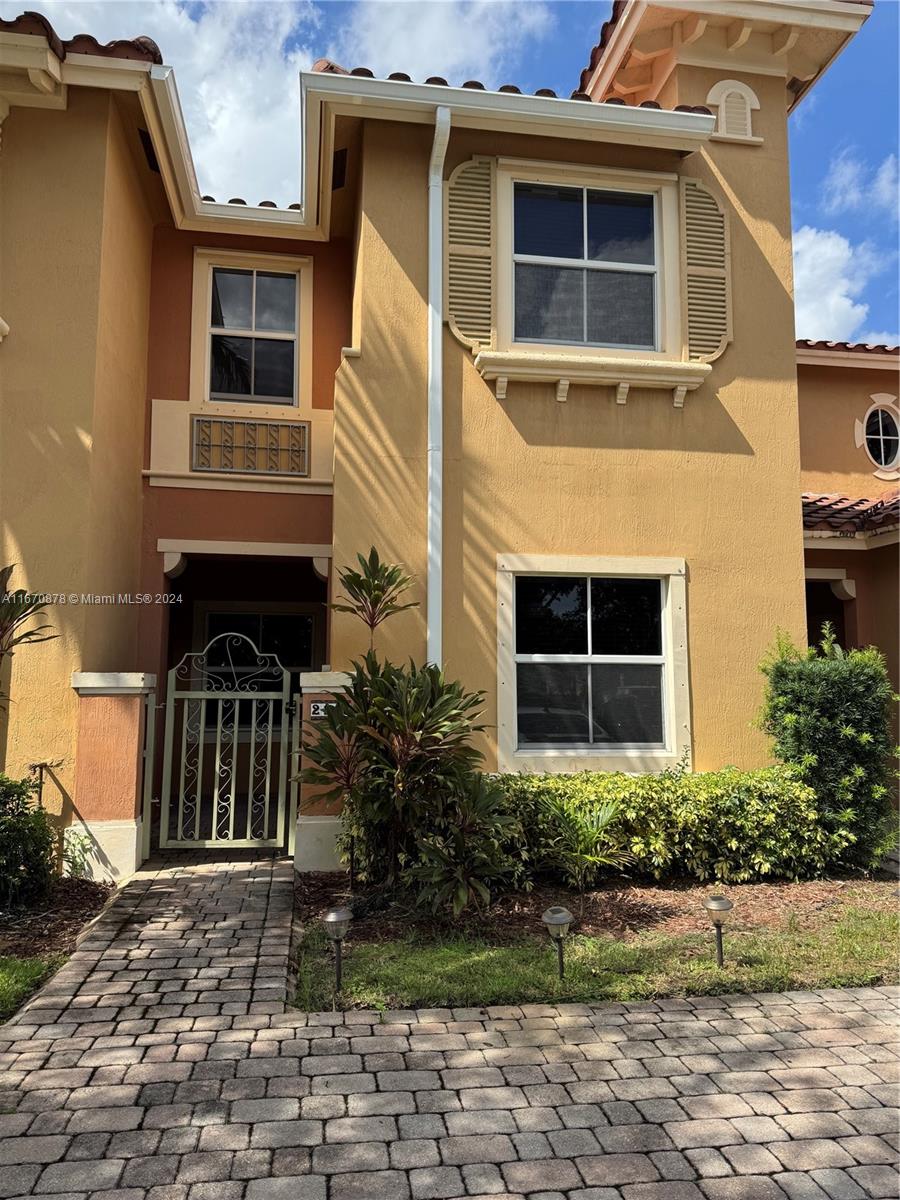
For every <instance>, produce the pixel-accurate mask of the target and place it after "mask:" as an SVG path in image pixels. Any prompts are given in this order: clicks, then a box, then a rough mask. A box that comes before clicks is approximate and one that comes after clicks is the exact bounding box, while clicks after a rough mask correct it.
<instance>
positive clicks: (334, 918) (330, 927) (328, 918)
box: [322, 908, 353, 992]
mask: <svg viewBox="0 0 900 1200" xmlns="http://www.w3.org/2000/svg"><path fill="white" fill-rule="evenodd" d="M352 920H353V913H352V912H351V911H350V909H349V908H330V909H329V910H328V912H327V913H326V914H325V916H324V918H323V921H322V924H323V925H324V926H325V936H326V937H327V938H328V940H329V941H330V942H331V943H332V945H333V946H334V990H335V991H336V992H339V991H340V990H341V971H342V967H343V961H342V951H343V941H344V938H345V937H346V936H347V931H348V930H349V928H350V922H351V921H352Z"/></svg>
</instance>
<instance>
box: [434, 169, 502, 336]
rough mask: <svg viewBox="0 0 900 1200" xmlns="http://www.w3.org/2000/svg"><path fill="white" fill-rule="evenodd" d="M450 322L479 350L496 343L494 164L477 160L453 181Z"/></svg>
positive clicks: (450, 199)
mask: <svg viewBox="0 0 900 1200" xmlns="http://www.w3.org/2000/svg"><path fill="white" fill-rule="evenodd" d="M446 215H447V319H448V321H449V324H450V329H451V330H452V331H453V334H454V335H455V336H456V337H457V338H458V339H459V341H461V342H462V343H463V345H465V346H471V347H472V349H473V350H475V351H476V352H477V351H478V350H479V349H481V348H489V347H492V346H493V345H494V165H493V160H492V159H489V158H473V159H472V160H471V161H469V162H465V163H462V164H461V165H460V166H458V167H457V168H456V170H455V171H454V172H453V174H452V175H451V176H450V179H449V181H448V183H447V209H446Z"/></svg>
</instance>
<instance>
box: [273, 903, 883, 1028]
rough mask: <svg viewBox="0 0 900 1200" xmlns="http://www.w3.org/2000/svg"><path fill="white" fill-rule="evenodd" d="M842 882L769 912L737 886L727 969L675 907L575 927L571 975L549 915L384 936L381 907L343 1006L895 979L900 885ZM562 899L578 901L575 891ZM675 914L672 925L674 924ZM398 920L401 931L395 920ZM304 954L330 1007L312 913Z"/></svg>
mask: <svg viewBox="0 0 900 1200" xmlns="http://www.w3.org/2000/svg"><path fill="white" fill-rule="evenodd" d="M822 886H823V885H821V884H810V885H803V884H798V885H791V889H792V890H791V892H790V893H787V892H786V893H785V899H786V900H787V897H788V895H789V894H790V895H794V894H796V893H795V889H802V888H804V887H808V888H810V889H813V888H815V889H818V890H817V892H816V893H815V894H816V895H817V896H821V895H822ZM829 886H834V885H829ZM837 886H838V887H839V888H840V891H838V892H836V893H835V897H836V898H835V897H831V898H829V899H827V900H825V901H820V902H817V903H816V904H808V905H806V906H804V907H803V910H802V912H798V910H797V908H795V907H792V905H791V904H790V903H787V904H783V905H781V906H773V905H770V907H769V908H768V909H767V910H766V911H765V913H764V914H760V913H759V911H758V909H755V908H754V904H753V896H752V890H751V889H752V887H753V885H744V886H743V887H740V888H730V889H727V890H728V891H729V894H730V895H731V896H732V898H734V899H735V902H736V907H735V912H734V916H733V920H732V922H731V923H730V925H729V926H727V927H726V933H725V960H726V962H725V967H724V969H722V970H719V969H718V968H717V967H716V964H715V942H714V935H713V931H712V928H711V927H710V926H708V925H704V924H702V918H701V919H700V920H698V921H695V922H693V925H694V926H695V927H694V928H689V929H687V930H684V929H682V928H681V927H680V926H684V925H685V924H688V925H690V924H691V923H690V922H685V921H684V920H681V921H680V922H679V921H675V920H674V919H673V920H669V921H668V922H667V921H666V920H657V921H649V922H647V923H646V924H647V925H648V926H649V927H646V928H642V929H633V928H632V929H629V930H627V931H625V932H617V935H616V936H609V934H603V933H601V932H591V933H578V932H577V931H576V932H574V933H573V934H572V936H570V938H569V939H568V941H567V943H566V977H565V979H564V980H563V981H560V980H559V978H558V977H557V972H556V954H555V951H554V948H553V947H552V946H551V945H550V942H549V939H548V938H547V937H546V935H545V934H543V931H542V929H541V928H540V926H538V929H537V930H536V932H535V933H534V934H526V933H525V932H524V931H523V930H522V929H518V930H517V931H516V933H515V934H514V936H513V937H512V938H510V939H505V938H500V937H497V936H495V935H496V930H491V929H488V933H489V934H490V935H491V936H484V935H481V936H479V934H478V933H477V931H475V930H473V928H472V927H471V926H470V925H467V926H466V927H465V928H464V930H463V931H461V932H460V931H459V930H453V929H446V930H441V929H440V928H436V927H435V926H433V925H432V926H430V927H429V926H424V925H422V924H421V923H417V922H416V921H415V920H413V921H411V922H410V925H411V926H412V928H411V929H410V931H409V933H408V934H406V935H405V936H389V937H386V938H380V937H378V935H377V929H378V922H377V918H375V917H373V918H368V919H366V920H365V921H362V922H360V928H359V930H355V929H353V928H351V935H350V937H349V938H348V940H347V942H346V943H345V951H344V986H343V992H342V995H341V996H340V997H338V998H337V1006H338V1007H341V1008H352V1007H365V1008H376V1009H380V1008H407V1007H410V1008H411V1007H444V1006H452V1007H469V1006H482V1005H487V1004H517V1003H526V1002H532V1003H534V1002H537V1003H541V1002H549V1003H553V1002H554V1001H558V1002H565V1001H569V1002H571V1001H576V1002H594V1001H602V1000H618V1001H625V1000H651V999H653V998H655V997H663V996H701V995H712V994H715V993H720V992H756V991H783V990H786V989H789V988H819V987H841V986H846V987H851V986H865V985H872V984H877V983H881V982H897V981H898V964H897V945H898V915H897V911H896V885H895V884H894V885H891V884H884V883H870V882H861V883H857V884H855V885H854V884H852V883H851V884H847V885H837ZM689 890H690V892H691V893H693V892H697V893H700V892H701V891H702V892H705V891H707V890H710V889H699V888H698V889H689ZM716 890H717V889H716ZM769 890H770V891H771V889H769ZM654 891H655V892H657V893H658V892H659V891H660V889H654ZM741 893H744V897H743V898H744V899H745V900H746V902H747V903H746V905H745V908H746V909H747V910H751V911H753V913H754V915H753V917H752V919H751V918H750V917H749V915H745V917H744V918H743V920H742V918H741V901H742V896H741ZM562 901H563V903H567V904H568V906H569V907H570V908H572V910H573V912H576V913H577V912H578V907H577V901H575V902H572V901H571V899H570V898H569V897H562ZM701 911H702V910H701ZM584 924H590V922H584ZM654 924H655V925H656V926H657V928H655V929H654V928H653V926H654ZM667 924H668V925H669V926H673V925H674V927H675V928H674V930H672V931H669V930H667V929H666V928H665V927H666V925H667ZM660 926H662V927H663V928H659V927H660ZM390 931H391V932H393V933H395V934H396V923H395V922H391V923H390ZM297 957H298V968H299V969H298V989H297V996H296V1003H297V1004H298V1006H299V1007H301V1008H303V1009H307V1010H309V1011H323V1010H327V1009H330V1008H332V1007H333V1005H334V1004H335V997H334V995H333V991H332V985H333V979H334V970H333V963H332V959H331V952H330V947H329V946H328V945H327V944H326V941H325V938H324V935H323V933H322V931H321V925H320V923H319V922H318V921H310V922H309V923H308V924H307V926H306V932H305V934H304V936H303V937H302V939H301V942H300V945H299V948H298V956H297Z"/></svg>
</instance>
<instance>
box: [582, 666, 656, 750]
mask: <svg viewBox="0 0 900 1200" xmlns="http://www.w3.org/2000/svg"><path fill="white" fill-rule="evenodd" d="M590 671H591V720H592V726H593V739H594V741H595V742H600V743H603V742H613V743H615V742H638V743H642V744H651V745H654V744H661V743H662V742H663V741H664V738H663V718H662V667H656V666H645V665H643V664H641V665H634V666H623V665H620V664H618V663H595V664H594V665H593V666H591V668H590Z"/></svg>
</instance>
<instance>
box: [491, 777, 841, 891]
mask: <svg viewBox="0 0 900 1200" xmlns="http://www.w3.org/2000/svg"><path fill="white" fill-rule="evenodd" d="M499 778H500V779H501V780H502V784H503V788H504V791H505V793H506V796H507V800H508V803H509V805H510V808H511V811H512V812H513V813H515V814H516V815H517V816H518V817H519V819H520V821H521V823H522V826H523V829H524V831H525V833H524V837H525V849H526V852H527V854H528V857H529V860H530V861H531V862H532V863H533V864H534V868H535V870H536V871H538V872H540V873H544V874H550V875H554V874H556V873H558V871H559V859H558V854H557V846H558V842H559V839H560V837H561V835H562V833H563V831H562V830H561V829H560V823H559V811H560V806H559V802H560V801H561V800H564V801H565V805H566V806H567V807H569V808H570V809H571V808H577V807H581V808H582V809H583V810H584V811H585V812H590V811H591V810H596V809H598V808H602V807H604V806H606V805H609V804H614V805H616V806H617V810H616V816H615V819H614V821H613V822H612V823H611V825H610V826H609V830H608V832H609V836H610V838H612V839H614V842H615V844H616V845H618V846H619V847H621V848H623V849H625V850H627V851H628V852H629V853H630V855H631V857H632V865H631V868H630V870H631V872H632V873H634V874H637V875H644V876H652V877H653V878H655V879H663V878H666V877H671V876H679V875H692V876H694V877H695V878H697V879H701V880H706V879H719V880H723V881H728V882H732V883H739V882H744V881H746V880H751V879H762V878H782V879H799V878H802V877H804V876H811V875H816V874H818V873H820V872H821V871H822V870H824V868H825V867H826V866H827V865H828V863H830V862H831V861H833V859H834V858H835V857H836V856H837V855H838V854H839V853H840V852H841V851H842V850H843V848H844V847H845V846H846V845H847V843H848V840H849V835H848V833H847V831H846V830H843V829H837V830H829V829H828V828H827V827H826V826H825V825H824V824H823V822H822V821H821V819H820V812H819V807H818V805H817V803H816V796H815V792H814V791H813V789H812V788H811V787H810V786H809V784H808V783H806V782H805V781H804V779H803V777H802V772H801V771H800V769H799V768H797V767H792V766H777V767H764V768H762V769H760V770H756V771H739V770H738V769H737V768H736V767H726V768H725V769H724V770H721V771H710V772H701V773H697V774H690V773H689V772H687V771H684V770H682V769H675V770H668V771H663V772H661V773H660V774H659V775H624V774H621V773H605V772H591V771H584V772H580V773H578V774H574V775H506V776H500V777H499Z"/></svg>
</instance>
